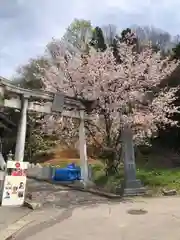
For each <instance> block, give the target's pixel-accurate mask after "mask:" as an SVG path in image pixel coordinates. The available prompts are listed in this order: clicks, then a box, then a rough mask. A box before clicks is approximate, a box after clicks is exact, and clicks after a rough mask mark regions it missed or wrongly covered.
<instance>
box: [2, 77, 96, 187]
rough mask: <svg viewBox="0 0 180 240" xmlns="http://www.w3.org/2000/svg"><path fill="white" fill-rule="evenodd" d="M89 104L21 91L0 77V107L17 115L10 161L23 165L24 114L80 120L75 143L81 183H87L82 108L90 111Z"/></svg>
mask: <svg viewBox="0 0 180 240" xmlns="http://www.w3.org/2000/svg"><path fill="white" fill-rule="evenodd" d="M92 103H93V102H88V101H87V102H82V101H80V100H79V99H75V98H72V97H68V96H66V95H65V94H64V93H61V92H58V93H55V94H53V93H50V92H45V91H33V90H29V89H23V88H20V87H17V86H15V85H13V84H12V83H11V82H10V81H8V80H6V79H4V78H1V77H0V107H5V108H6V107H7V108H14V109H19V110H20V111H21V117H20V121H19V126H18V133H17V141H16V149H15V159H14V160H17V161H23V159H24V150H25V139H26V127H27V114H28V111H34V112H40V113H47V114H54V113H59V114H60V116H65V117H71V118H78V119H80V125H79V142H80V160H81V167H82V176H83V179H84V183H87V182H88V162H87V147H86V137H85V128H84V120H87V119H90V116H88V114H86V112H85V110H86V106H89V107H90V106H91V104H92Z"/></svg>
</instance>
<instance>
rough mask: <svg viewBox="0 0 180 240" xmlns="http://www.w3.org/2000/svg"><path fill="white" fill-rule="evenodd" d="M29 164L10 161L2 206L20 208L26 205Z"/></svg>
mask: <svg viewBox="0 0 180 240" xmlns="http://www.w3.org/2000/svg"><path fill="white" fill-rule="evenodd" d="M27 168H28V163H27V162H18V161H8V162H7V172H6V177H5V181H4V187H3V196H2V206H20V205H23V203H24V198H25V190H26V170H27Z"/></svg>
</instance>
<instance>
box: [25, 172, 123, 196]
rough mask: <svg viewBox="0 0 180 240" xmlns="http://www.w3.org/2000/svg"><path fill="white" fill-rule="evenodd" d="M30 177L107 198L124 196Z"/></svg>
mask: <svg viewBox="0 0 180 240" xmlns="http://www.w3.org/2000/svg"><path fill="white" fill-rule="evenodd" d="M28 178H29V179H34V180H36V181H39V182H47V183H50V184H54V185H59V186H65V187H68V188H71V189H73V190H77V191H81V192H88V193H92V194H94V195H98V196H101V197H105V198H108V199H121V198H122V197H123V196H122V195H117V194H113V193H107V192H103V191H100V190H97V189H92V188H83V186H77V185H76V186H75V185H72V184H68V183H60V182H54V181H51V180H42V179H37V178H35V177H28Z"/></svg>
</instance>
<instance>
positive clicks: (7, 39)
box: [0, 0, 180, 78]
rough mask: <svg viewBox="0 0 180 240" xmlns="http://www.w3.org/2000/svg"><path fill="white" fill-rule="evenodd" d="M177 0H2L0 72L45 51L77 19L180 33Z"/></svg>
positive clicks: (6, 72)
mask: <svg viewBox="0 0 180 240" xmlns="http://www.w3.org/2000/svg"><path fill="white" fill-rule="evenodd" d="M179 10H180V1H178V0H171V1H170V0H98V1H97V0H65V1H62V0H0V30H1V34H0V75H1V76H4V77H7V78H10V77H11V76H12V75H13V74H14V73H15V70H16V68H17V67H18V66H19V65H21V64H25V63H27V62H28V59H29V58H31V57H35V56H36V55H40V54H42V53H43V51H44V48H45V45H46V44H47V43H48V42H49V41H50V40H51V39H52V37H55V38H58V37H59V38H60V37H61V36H62V35H63V33H64V30H65V28H66V27H67V26H68V25H69V24H70V23H71V21H72V20H73V19H74V18H84V19H90V20H91V21H92V23H93V24H94V25H96V24H97V25H103V24H108V23H112V24H116V25H117V26H118V27H119V28H124V27H128V26H131V25H133V24H138V25H153V26H156V27H158V28H161V29H163V30H166V31H168V32H170V33H171V34H172V35H176V34H178V33H179V34H180V15H179Z"/></svg>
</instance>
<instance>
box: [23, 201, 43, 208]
mask: <svg viewBox="0 0 180 240" xmlns="http://www.w3.org/2000/svg"><path fill="white" fill-rule="evenodd" d="M24 207H27V208H29V209H31V210H36V209H39V208H41V207H42V203H40V202H33V201H29V200H25V201H24Z"/></svg>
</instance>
